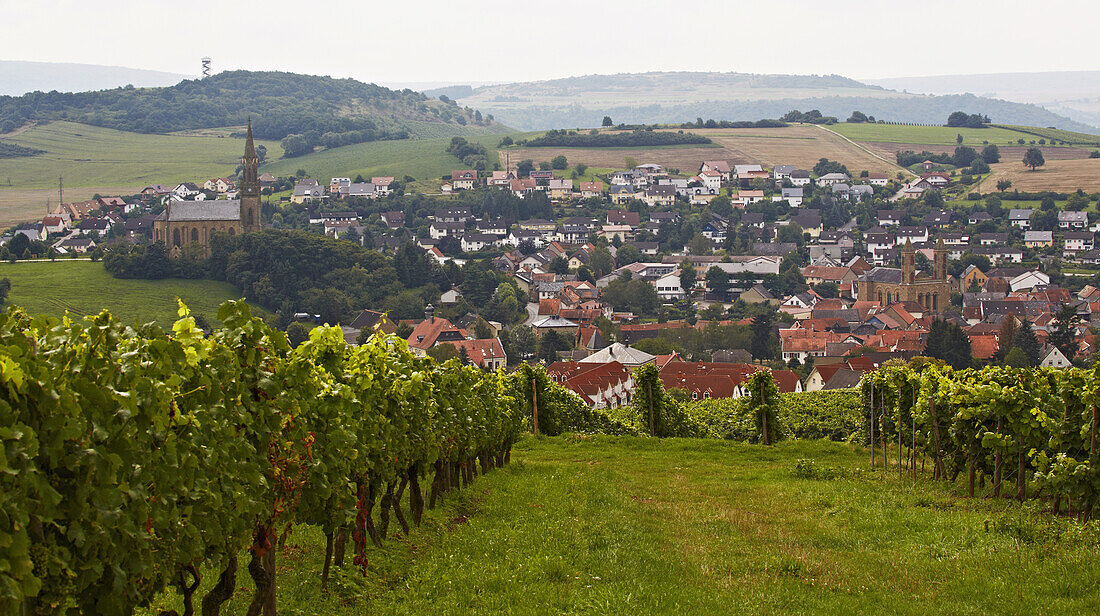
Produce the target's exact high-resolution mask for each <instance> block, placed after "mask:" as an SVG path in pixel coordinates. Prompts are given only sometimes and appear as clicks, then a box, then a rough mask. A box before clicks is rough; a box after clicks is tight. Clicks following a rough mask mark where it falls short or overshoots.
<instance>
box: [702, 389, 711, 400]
mask: <svg viewBox="0 0 1100 616" xmlns="http://www.w3.org/2000/svg"><path fill="white" fill-rule="evenodd" d="M703 399H704V400H709V399H710V392H709V391H704V392H703Z"/></svg>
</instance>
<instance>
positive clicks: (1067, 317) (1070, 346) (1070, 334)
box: [1047, 304, 1080, 361]
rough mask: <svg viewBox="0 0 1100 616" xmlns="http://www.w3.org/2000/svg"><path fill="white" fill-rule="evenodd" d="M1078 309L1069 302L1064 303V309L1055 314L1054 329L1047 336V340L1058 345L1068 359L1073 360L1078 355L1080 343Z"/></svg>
mask: <svg viewBox="0 0 1100 616" xmlns="http://www.w3.org/2000/svg"><path fill="white" fill-rule="evenodd" d="M1076 321H1077V311H1076V310H1074V308H1073V306H1070V305H1069V304H1062V309H1061V310H1059V311H1058V313H1057V314H1055V315H1054V329H1053V330H1052V331H1051V332H1050V335H1049V336H1048V337H1047V341H1048V342H1050V343H1051V344H1052V345H1054V346H1056V347H1058V350H1059V351H1061V352H1062V355H1065V356H1066V359H1068V360H1070V361H1073V358H1074V357H1076V356H1077V350H1078V348H1079V347H1080V344H1079V343H1078V342H1077V328H1076V327H1074V322H1076Z"/></svg>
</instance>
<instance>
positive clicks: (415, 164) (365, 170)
mask: <svg viewBox="0 0 1100 616" xmlns="http://www.w3.org/2000/svg"><path fill="white" fill-rule="evenodd" d="M515 136H516V134H515V133H513V138H515ZM467 139H468V140H469V141H471V142H477V143H480V144H482V145H484V146H485V148H486V149H487V150H488V153H489V166H490V167H492V166H493V164H495V163H497V162H499V161H498V159H497V151H496V147H497V145H498V144H499V143H500V139H501V135H481V136H470V137H467ZM450 142H451V138H450V137H441V138H437V139H410V140H406V141H372V142H370V143H358V144H355V145H346V146H344V147H341V148H336V149H333V150H324V151H321V152H316V153H314V154H309V155H307V156H302V157H298V158H287V159H283V160H278V161H274V162H271V163H268V164H266V165H264V166H263V167H262V168H261V171H266V172H268V173H271V174H273V175H276V176H287V175H293V174H294V173H295V171H297V170H298V169H304V170H305V172H306V174H307V175H308V176H309V177H312V178H322V179H327V178H330V177H342V176H344V177H355V176H356V175H362V176H363V177H364V178H369V177H371V176H372V175H392V176H396V177H404V176H406V175H411V176H412V177H414V178H416V179H417V180H420V181H423V180H426V179H429V178H439V177H441V176H443V175H444V174H446V175H448V176H449V175H450V173H451V171H454V170H455V169H461V168H462V161H460V160H459V159H458V158H456V157H454V156H452V155H450V154H448V153H447V151H446V150H447V146H448V145H449V144H450ZM434 187H435V190H437V191H438V189H439V183H438V181H437V182H435V186H434Z"/></svg>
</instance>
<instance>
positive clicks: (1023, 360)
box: [1004, 347, 1031, 368]
mask: <svg viewBox="0 0 1100 616" xmlns="http://www.w3.org/2000/svg"><path fill="white" fill-rule="evenodd" d="M1004 364H1005V365H1006V366H1010V367H1012V368H1027V367H1029V366H1030V365H1031V364H1029V363H1028V360H1027V355H1025V354H1024V352H1023V351H1021V350H1020V349H1019V348H1017V347H1012V348H1011V349H1009V350H1008V353H1005V358H1004Z"/></svg>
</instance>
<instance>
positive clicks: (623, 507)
mask: <svg viewBox="0 0 1100 616" xmlns="http://www.w3.org/2000/svg"><path fill="white" fill-rule="evenodd" d="M800 460H812V461H813V463H812V464H806V463H803V464H802V465H801V466H802V468H803V469H805V468H806V467H813V468H816V469H818V470H817V472H816V473H805V472H802V473H798V472H797V471H796V468H798V467H799V466H800V465H799V461H800ZM867 466H868V460H867V451H866V450H864V449H862V448H860V447H857V446H853V445H849V444H844V443H831V442H825V441H790V442H781V443H780V444H779V445H777V446H775V447H770V448H769V447H763V446H759V445H746V444H739V443H733V442H729V441H721V440H710V439H707V440H687V439H661V440H658V439H648V438H635V437H604V436H594V437H587V436H563V437H555V438H538V439H535V438H530V437H528V438H525V439H524V440H522V441H521V442H520V443H519V444H518V445H517V446H516V448H515V449H514V450H513V453H512V464H510V465H508V466H507V467H505V468H503V469H499V470H495V471H492V472H490V473H489V474H488V475H485V476H483V477H479V478H477V479H476V480H475V481H474V483H473V484H471V486H470V487H469V488H466V489H464V490H462V491H461V492H460V493H458V494H456V495H454V496H450V497H448V498H447V499H446V501H445V503H444V506H443V507H440V508H438V509H435V510H432V511H429V512H428V513H427V515H426V517H425V522H424V525H423V526H422V527H421V528H419V529H416V530H414V531H413V532H412V534H411V536H410V537H402V536H400V535H397V536H391V537H390V539H389V540H388V541H387V542H386V547H385V548H384V549H374V548H368V552H367V556H368V564H367V575H366V577H360V575H359V574H358V573H357V572H356V571H354V570H353V568H352V567H351V566H348V567H347V568H346V569H343V570H340V571H339V572H337V573H336V574H335V577H334V580H333V583H332V588H331V590H330V592H329V593H327V594H322V593H320V592H319V591H318V590H317V587H318V584H317V580H318V579H319V578H320V570H321V561H322V557H323V554H324V537H323V535H322V534H321V533H320V532H319V531H318V530H316V529H314V528H312V527H296V528H295V529H294V530H293V531H292V532H291V533H290V535H289V536H288V539H287V541H286V545H285V546H284V547H283V548H282V550H281V551H280V554H279V569H280V578H279V579H280V586H279V591H278V592H279V602H280V611H281V612H286V613H293V614H297V615H302V616H305V615H321V614H326V615H327V614H341V615H344V614H346V615H365V614H372V615H374V614H410V615H411V614H415V615H418V616H419V615H422V614H470V613H482V614H485V613H516V614H520V613H522V614H563V613H569V614H638V613H646V614H661V613H668V614H673V613H675V614H708V615H709V614H856V613H879V612H882V613H890V614H1039V613H1042V614H1048V613H1049V614H1083V613H1096V611H1097V610H1100V588H1098V587H1097V586H1096V584H1095V583H1094V581H1095V580H1096V579H1098V577H1100V546H1098V541H1097V538H1096V535H1095V529H1094V527H1092V526H1089V527H1082V526H1081V525H1079V524H1077V523H1076V522H1073V521H1070V520H1067V519H1059V518H1054V517H1053V516H1051V515H1049V514H1048V513H1046V511H1047V510H1046V509H1045V508H1040V506H1038V505H1035V506H1031V505H1019V504H1016V503H1014V502H1012V501H1007V500H993V499H966V498H962V497H961V496H962V495H963V494H965V487H964V486H963V484H962V483H961V482H960V484H959V485H958V486H957V487H952V486H950V485H948V484H946V483H944V482H938V483H931V482H928V481H924V480H917V481H914V480H909V479H905V480H902V479H898V478H897V476H896V475H895V474H894V473H893V472H889V473H883V472H882V471H881V470H880V471H877V472H871V471H869V470H868V469H867ZM891 471H892V469H891ZM827 477H831V478H827ZM960 492H961V493H960ZM244 562H246V561H244V560H242V572H241V574H240V575H241V578H240V580H239V582H238V588H237V592H236V594H235V595H234V597H233V599H232V601H231V603H230V604H229V605H227V606H226V607H227V610H226V612H227V613H243V612H244V611H245V609H246V607H247V602H248V599H249V598H250V596H251V591H250V589H248V588H244V587H243V586H249V585H250V584H249V583H248V579H247V577H245V575H244V572H243V563H244ZM216 577H217V576H216V575H215V574H214V572H204V576H203V587H202V588H201V589H200V592H203V591H205V589H206V588H209V587H210V585H211V584H213V582H214V580H215V578H216ZM177 601H178V599H177V598H176V596H175V595H174V594H168V595H163V596H161V597H160V598H159V599H158V600H157V601H156V602H155V603H154V605H153V606H152V608H150V609H147V610H145V611H144V615H146V616H148V615H152V614H156V613H158V611H159V610H161V609H165V608H168V607H175V608H177V609H178V608H179V605H178V604H177Z"/></svg>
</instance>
